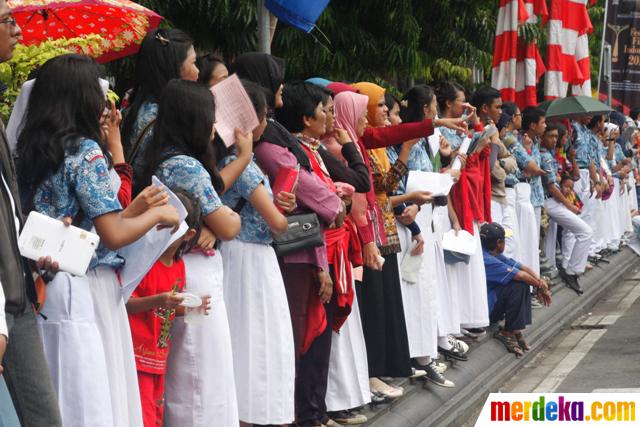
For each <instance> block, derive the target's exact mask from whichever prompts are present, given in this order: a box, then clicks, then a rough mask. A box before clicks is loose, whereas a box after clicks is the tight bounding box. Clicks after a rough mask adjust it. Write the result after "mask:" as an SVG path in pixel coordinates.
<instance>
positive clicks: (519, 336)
mask: <svg viewBox="0 0 640 427" xmlns="http://www.w3.org/2000/svg"><path fill="white" fill-rule="evenodd" d="M516 340H518V346H519V347H520V348H521V349H522V350H524V351H529V350H531V346H530V345H529V344H528V343H527V341H526V340H525V339H524V335H522V332H516Z"/></svg>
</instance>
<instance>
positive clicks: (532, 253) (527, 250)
mask: <svg viewBox="0 0 640 427" xmlns="http://www.w3.org/2000/svg"><path fill="white" fill-rule="evenodd" d="M516 215H517V216H518V227H519V230H518V231H519V233H518V234H519V236H520V257H521V258H520V259H518V260H516V261H520V262H522V263H523V264H524V265H526V266H527V267H529V268H530V269H532V270H533V271H535V272H539V271H540V253H539V247H540V226H539V225H538V220H537V218H536V211H535V209H534V208H533V205H532V204H531V186H530V185H529V184H527V183H524V182H521V183H519V184H516Z"/></svg>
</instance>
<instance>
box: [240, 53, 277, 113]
mask: <svg viewBox="0 0 640 427" xmlns="http://www.w3.org/2000/svg"><path fill="white" fill-rule="evenodd" d="M231 71H232V72H234V73H236V74H237V75H238V77H240V78H241V79H246V80H250V81H252V82H254V83H257V84H259V85H260V86H262V87H263V88H265V89H267V90H268V92H267V103H268V104H269V106H270V107H271V108H273V107H274V105H273V104H274V101H275V96H276V92H278V89H280V86H281V85H282V83H283V82H284V71H285V62H284V59H282V58H278V57H277V56H273V55H269V54H268V53H260V52H249V53H243V54H242V55H240V56H238V57H237V58H236V60H235V61H234V63H233V65H232V66H231Z"/></svg>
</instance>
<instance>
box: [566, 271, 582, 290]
mask: <svg viewBox="0 0 640 427" xmlns="http://www.w3.org/2000/svg"><path fill="white" fill-rule="evenodd" d="M565 274H566V273H565ZM567 278H568V279H569V280H567V286H568V287H569V288H570V289H572V290H573V291H574V292H575V293H576V294H578V295H582V294H584V290H583V289H582V286H580V283H578V276H576V275H575V274H572V275H569V274H567Z"/></svg>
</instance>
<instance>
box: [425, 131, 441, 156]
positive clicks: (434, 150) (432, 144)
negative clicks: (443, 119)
mask: <svg viewBox="0 0 640 427" xmlns="http://www.w3.org/2000/svg"><path fill="white" fill-rule="evenodd" d="M440 135H441V134H440V129H438V128H435V129H434V130H433V134H431V135H430V136H429V138H427V141H428V142H429V149H430V150H431V155H432V156H435V155H436V154H438V151H440Z"/></svg>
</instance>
